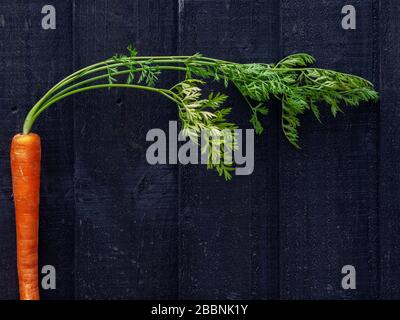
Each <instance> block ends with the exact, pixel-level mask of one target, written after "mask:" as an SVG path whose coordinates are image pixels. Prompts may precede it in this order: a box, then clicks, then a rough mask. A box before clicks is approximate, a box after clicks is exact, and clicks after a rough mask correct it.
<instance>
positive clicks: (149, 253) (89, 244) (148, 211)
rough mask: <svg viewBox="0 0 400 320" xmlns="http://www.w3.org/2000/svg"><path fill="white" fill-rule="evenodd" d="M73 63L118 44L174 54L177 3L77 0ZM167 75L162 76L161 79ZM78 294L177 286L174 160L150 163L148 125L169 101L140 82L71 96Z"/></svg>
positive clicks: (161, 292) (146, 294) (120, 48)
mask: <svg viewBox="0 0 400 320" xmlns="http://www.w3.org/2000/svg"><path fill="white" fill-rule="evenodd" d="M75 3H76V4H75V5H76V10H75V13H76V15H75V18H76V21H75V35H76V38H75V49H76V52H77V55H76V61H75V62H76V66H77V67H81V66H85V65H88V64H91V63H94V62H97V61H99V60H102V59H105V58H108V57H110V56H112V55H113V54H115V53H116V52H118V53H121V52H125V51H126V50H125V48H126V47H127V45H128V44H129V43H130V42H132V43H133V45H134V46H136V47H137V48H138V49H139V51H140V54H142V55H144V54H151V55H157V54H165V55H168V54H174V51H176V29H175V20H176V6H175V4H174V3H173V2H171V1H170V2H168V3H166V2H165V1H161V0H157V1H156V0H155V1H139V0H136V1H107V0H100V1H95V2H94V1H76V2H75ZM171 80H173V78H171V77H169V76H167V78H166V79H165V80H164V81H163V82H161V83H160V85H165V81H171ZM75 114H76V116H75V145H76V153H75V158H76V162H75V190H76V218H77V220H76V223H77V238H76V286H77V287H76V298H78V299H110V298H112V299H148V298H153V299H165V298H174V297H176V296H177V272H176V269H177V188H178V187H177V180H178V179H177V167H176V166H167V165H160V166H150V165H149V164H147V161H146V158H145V155H146V148H147V146H148V145H149V143H147V142H146V133H147V131H148V130H150V129H151V128H168V120H174V119H176V106H174V105H173V104H171V103H169V102H168V101H167V100H166V99H165V98H163V97H159V96H155V95H153V94H145V93H142V92H139V91H129V90H116V91H108V90H105V91H98V92H90V93H88V94H82V95H81V96H79V97H76V108H75Z"/></svg>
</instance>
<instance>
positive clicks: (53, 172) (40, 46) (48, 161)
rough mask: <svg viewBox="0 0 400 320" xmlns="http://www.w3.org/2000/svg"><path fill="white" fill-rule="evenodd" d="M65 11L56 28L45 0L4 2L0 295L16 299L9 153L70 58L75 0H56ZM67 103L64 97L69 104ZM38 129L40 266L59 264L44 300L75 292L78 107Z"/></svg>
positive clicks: (0, 21) (47, 118)
mask: <svg viewBox="0 0 400 320" xmlns="http://www.w3.org/2000/svg"><path fill="white" fill-rule="evenodd" d="M55 3H56V5H57V9H58V10H59V12H60V13H61V12H62V14H60V15H59V16H58V20H57V22H58V28H57V29H56V30H43V29H42V28H41V19H42V17H43V15H42V14H41V9H42V6H43V3H42V2H41V1H36V0H35V1H29V3H28V2H27V1H20V0H17V1H13V2H7V3H5V2H4V1H3V2H2V3H1V4H0V15H1V17H0V86H1V89H0V92H1V96H0V105H1V108H0V118H1V121H2V124H3V125H1V126H0V150H1V155H0V163H1V165H0V175H1V192H0V194H1V195H0V207H1V208H2V214H1V215H0V257H1V258H0V298H2V299H14V298H17V297H18V290H17V275H16V258H15V253H16V251H15V219H14V206H13V205H12V191H11V182H10V164H9V151H10V142H11V138H12V137H13V135H14V134H15V133H17V132H20V131H21V129H22V123H23V120H24V117H25V115H26V113H27V111H28V110H29V108H30V107H31V106H32V104H33V103H35V102H36V101H37V99H38V98H39V97H40V96H41V95H42V94H43V93H44V90H46V89H47V88H49V86H50V85H52V84H54V83H55V82H56V81H58V80H59V79H60V78H61V77H63V76H64V75H66V74H68V73H70V71H71V62H72V51H71V44H72V37H71V34H72V30H71V26H72V20H71V19H72V7H71V1H55ZM63 104H64V103H63ZM34 131H35V132H37V133H38V134H40V135H41V136H42V145H43V157H42V184H41V194H42V196H41V199H40V201H41V203H40V234H39V268H41V266H43V265H47V264H50V265H53V266H54V267H55V268H56V270H57V290H52V291H43V290H42V291H41V296H42V297H43V298H44V299H64V298H72V297H73V291H74V290H73V286H71V283H72V284H73V266H74V264H73V253H74V250H73V248H74V231H73V230H74V229H73V228H74V211H73V183H72V171H73V157H72V154H73V149H72V148H73V145H72V108H67V106H65V104H64V107H63V108H57V107H56V108H54V109H53V110H51V111H49V112H48V113H47V114H46V115H44V116H43V117H42V118H41V119H40V121H39V122H38V125H37V126H36V127H35V128H34Z"/></svg>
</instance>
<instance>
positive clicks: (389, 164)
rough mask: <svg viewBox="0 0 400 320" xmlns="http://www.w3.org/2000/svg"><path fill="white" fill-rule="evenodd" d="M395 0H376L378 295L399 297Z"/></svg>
mask: <svg viewBox="0 0 400 320" xmlns="http://www.w3.org/2000/svg"><path fill="white" fill-rule="evenodd" d="M399 13H400V7H399V3H398V1H392V0H390V1H380V16H379V20H380V21H381V24H380V25H381V29H380V39H381V41H380V66H381V70H380V74H381V78H380V80H381V90H380V91H381V100H380V102H381V105H380V119H379V120H380V121H379V122H380V148H379V151H380V154H379V177H380V184H379V204H380V206H379V209H380V212H379V218H380V261H381V264H380V277H381V286H380V289H381V290H380V291H381V292H380V297H381V298H382V299H399V298H400V273H399V264H400V219H399V211H400V202H399V199H400V167H399V159H400V147H399V146H400V141H399V137H400V132H399V125H398V124H399V120H400V113H399V103H398V102H399V100H400V94H399V83H400V74H399V71H398V69H397V68H396V66H398V65H399V63H400V45H399V42H398V39H399V36H400V29H399V21H398V17H399Z"/></svg>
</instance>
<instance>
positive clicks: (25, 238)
mask: <svg viewBox="0 0 400 320" xmlns="http://www.w3.org/2000/svg"><path fill="white" fill-rule="evenodd" d="M40 157H41V148H40V138H39V136H38V135H37V134H34V133H29V134H17V135H16V136H14V138H13V140H12V143H11V175H12V184H13V193H14V204H15V220H16V227H17V266H18V281H19V295H20V299H21V300H39V286H38V230H39V192H40Z"/></svg>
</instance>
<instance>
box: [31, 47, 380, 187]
mask: <svg viewBox="0 0 400 320" xmlns="http://www.w3.org/2000/svg"><path fill="white" fill-rule="evenodd" d="M128 52H129V53H128V55H115V56H114V57H112V58H110V59H107V60H105V61H101V62H98V63H96V64H93V65H90V66H87V67H85V68H83V69H80V70H78V71H76V72H74V73H72V74H71V75H69V76H68V77H66V78H64V79H63V80H61V81H60V82H59V83H57V84H56V85H55V86H53V87H52V88H51V89H50V90H49V91H47V92H46V93H45V94H44V96H43V97H42V98H41V99H40V100H39V101H38V102H37V103H36V104H35V105H34V106H33V107H32V109H31V110H30V111H29V113H28V115H27V116H26V119H25V122H24V126H23V133H24V134H28V133H29V132H30V131H31V129H32V126H33V124H34V123H35V121H36V119H37V118H38V117H39V116H40V114H41V113H42V112H43V111H45V110H46V109H47V108H49V107H50V106H51V105H53V104H54V103H56V102H57V101H59V100H61V99H64V98H66V97H68V96H71V95H73V94H76V93H80V92H85V91H89V90H97V89H105V88H108V89H111V88H130V89H139V90H147V91H152V92H156V93H159V94H161V95H163V96H165V97H166V98H168V99H170V100H172V101H173V102H175V103H176V105H177V107H178V111H179V112H178V114H179V119H180V121H181V125H182V129H183V131H184V133H185V134H187V135H188V136H189V137H190V138H191V139H192V140H193V141H195V142H197V139H198V137H199V135H200V134H201V130H203V129H208V130H210V131H211V132H217V133H218V132H222V130H225V129H228V130H232V129H235V128H236V125H235V124H233V123H231V122H228V121H227V119H226V118H227V116H228V115H229V113H230V111H231V109H230V108H226V107H223V105H224V104H225V102H226V100H227V96H226V95H225V94H222V93H211V94H210V95H208V96H204V95H203V94H202V89H201V88H202V86H203V85H204V84H205V83H206V81H210V80H213V81H217V82H218V81H220V82H223V84H224V85H225V87H228V86H229V85H231V84H232V85H233V86H235V87H236V88H237V89H238V90H239V91H240V93H241V94H242V95H243V97H244V100H245V101H246V103H247V104H248V106H249V108H250V113H251V116H250V122H251V124H252V126H253V127H254V129H255V131H256V133H257V134H261V133H262V132H263V130H264V128H263V125H262V122H261V119H260V118H261V117H262V116H265V115H267V113H268V107H267V105H266V103H267V102H268V101H269V100H270V98H272V97H274V98H276V99H278V100H280V101H281V121H282V131H283V133H284V135H285V137H286V138H287V140H288V141H289V142H290V143H291V144H292V145H293V146H295V147H296V148H299V137H298V127H299V126H300V121H299V115H300V114H303V113H304V112H305V111H311V112H312V113H313V114H314V115H315V117H316V118H317V119H318V121H320V112H319V108H318V106H317V104H318V103H324V104H325V105H328V106H329V108H330V111H331V113H332V115H333V116H336V114H337V113H338V112H340V111H342V109H341V108H340V105H342V104H343V105H347V106H358V105H359V104H360V103H361V102H365V101H376V100H377V99H378V93H377V92H376V91H375V90H374V86H373V84H372V83H371V82H369V81H368V80H365V79H363V78H361V77H358V76H355V75H351V74H346V73H342V72H337V71H334V70H329V69H321V68H315V67H312V65H313V64H314V63H315V60H314V58H313V57H312V56H310V55H308V54H306V53H297V54H293V55H290V56H288V57H286V58H284V59H282V60H281V61H279V62H278V63H276V64H265V63H246V64H242V63H236V62H231V61H225V60H220V59H213V58H208V57H204V56H202V55H201V54H195V55H192V56H147V57H146V56H138V54H137V51H136V50H135V49H134V48H132V46H129V47H128ZM164 72H182V73H184V74H185V78H184V80H183V81H181V82H179V83H177V84H176V85H174V86H173V87H171V88H160V87H157V86H156V85H157V80H158V79H159V77H160V76H161V74H162V73H164ZM221 144H222V145H223V144H224V142H222V143H221ZM225 144H226V143H225ZM226 146H227V147H229V148H235V143H233V144H232V145H231V146H228V144H226ZM213 150H214V149H213ZM214 152H217V153H218V154H213V153H212V152H211V153H210V154H209V155H208V157H209V163H208V168H214V169H216V170H217V171H218V173H219V174H220V175H224V177H225V178H226V179H230V178H231V173H230V172H231V171H232V170H233V168H232V164H231V163H229V162H226V163H225V162H224V161H223V156H224V155H223V152H221V151H218V150H214ZM214 157H219V158H220V159H221V161H219V163H213V161H212V159H214Z"/></svg>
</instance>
